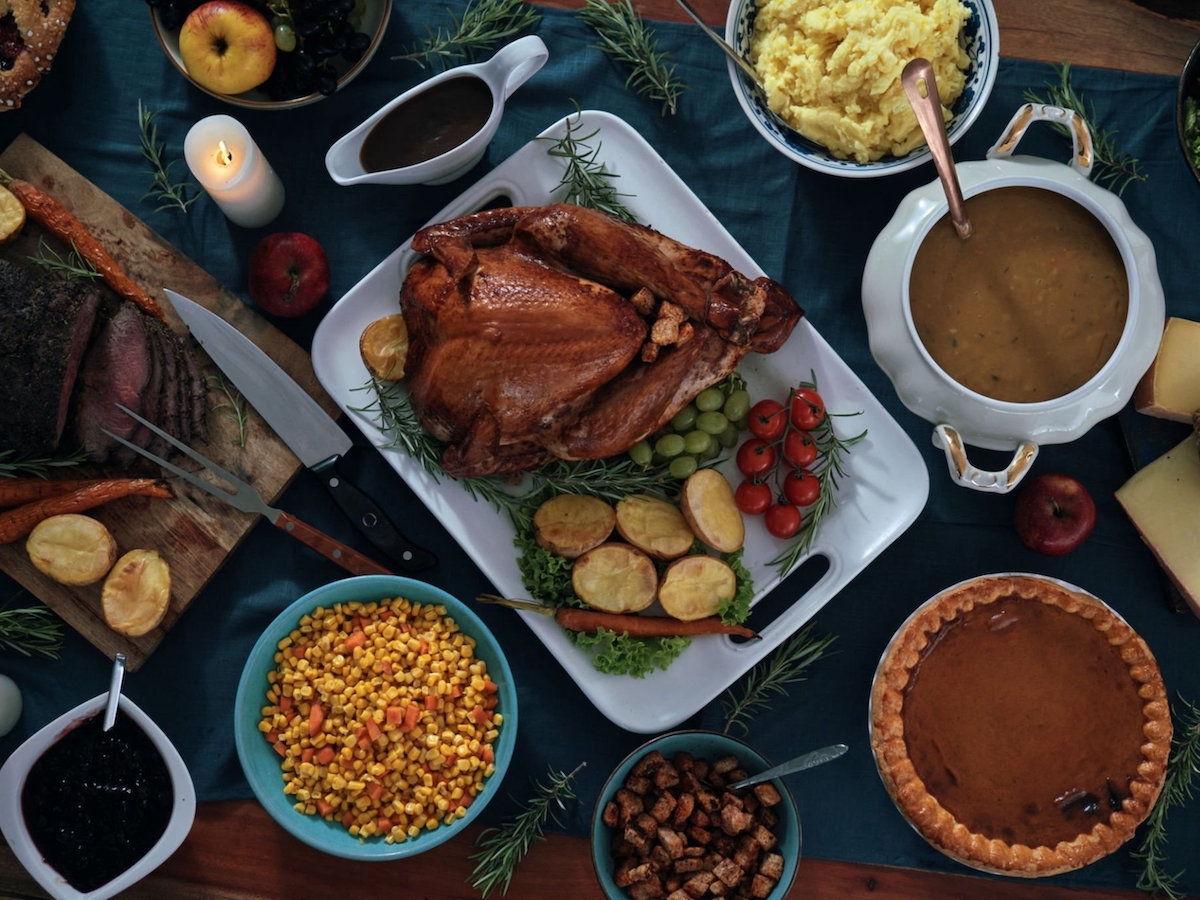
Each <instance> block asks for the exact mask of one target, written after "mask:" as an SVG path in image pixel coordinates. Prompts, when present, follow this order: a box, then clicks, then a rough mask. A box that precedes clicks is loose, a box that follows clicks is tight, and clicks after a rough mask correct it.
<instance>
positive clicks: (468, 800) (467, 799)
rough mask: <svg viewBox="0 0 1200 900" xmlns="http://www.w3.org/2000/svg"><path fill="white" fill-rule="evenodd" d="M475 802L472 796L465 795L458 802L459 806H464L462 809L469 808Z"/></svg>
mask: <svg viewBox="0 0 1200 900" xmlns="http://www.w3.org/2000/svg"><path fill="white" fill-rule="evenodd" d="M474 802H475V798H474V797H472V796H471V795H470V794H463V798H462V799H461V800H459V801H458V805H459V806H462V807H467V806H470V805H471V804H472V803H474Z"/></svg>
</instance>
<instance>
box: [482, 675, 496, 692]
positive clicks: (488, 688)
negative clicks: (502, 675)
mask: <svg viewBox="0 0 1200 900" xmlns="http://www.w3.org/2000/svg"><path fill="white" fill-rule="evenodd" d="M499 690H500V685H498V684H496V682H494V681H492V679H490V678H485V679H484V680H483V692H484V693H485V694H495V693H497V692H498V691H499Z"/></svg>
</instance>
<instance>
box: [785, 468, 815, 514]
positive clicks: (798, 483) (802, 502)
mask: <svg viewBox="0 0 1200 900" xmlns="http://www.w3.org/2000/svg"><path fill="white" fill-rule="evenodd" d="M783 496H785V497H787V499H788V502H789V503H794V504H795V505H796V506H812V505H813V504H814V503H816V502H817V498H818V497H820V496H821V479H819V478H818V477H817V476H816V475H814V474H813V473H812V472H810V471H808V469H796V470H795V471H792V472H788V474H787V477H786V478H784V479H783Z"/></svg>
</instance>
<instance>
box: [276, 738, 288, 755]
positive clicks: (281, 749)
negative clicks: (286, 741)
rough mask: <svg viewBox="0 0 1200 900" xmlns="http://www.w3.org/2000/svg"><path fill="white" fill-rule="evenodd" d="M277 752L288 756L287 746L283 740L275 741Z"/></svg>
mask: <svg viewBox="0 0 1200 900" xmlns="http://www.w3.org/2000/svg"><path fill="white" fill-rule="evenodd" d="M275 752H276V753H278V754H279V755H280V756H284V757H286V756H287V747H285V746H284V745H283V741H276V742H275Z"/></svg>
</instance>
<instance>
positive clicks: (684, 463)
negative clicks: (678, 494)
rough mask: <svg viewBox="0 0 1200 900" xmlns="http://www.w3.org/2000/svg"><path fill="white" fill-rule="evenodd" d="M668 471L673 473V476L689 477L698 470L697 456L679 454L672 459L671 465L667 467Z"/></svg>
mask: <svg viewBox="0 0 1200 900" xmlns="http://www.w3.org/2000/svg"><path fill="white" fill-rule="evenodd" d="M667 471H668V472H670V473H671V476H672V477H673V478H687V477H688V476H689V475H691V474H692V473H693V472H695V471H696V457H694V456H677V457H675V458H674V459H673V460H671V465H670V466H668V467H667Z"/></svg>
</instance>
